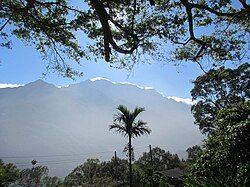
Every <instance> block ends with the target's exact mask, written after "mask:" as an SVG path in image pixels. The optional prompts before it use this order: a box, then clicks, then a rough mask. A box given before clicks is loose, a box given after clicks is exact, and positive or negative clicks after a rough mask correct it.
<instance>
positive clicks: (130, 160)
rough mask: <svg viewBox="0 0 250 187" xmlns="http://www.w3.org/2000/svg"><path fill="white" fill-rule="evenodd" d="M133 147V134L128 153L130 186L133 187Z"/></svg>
mask: <svg viewBox="0 0 250 187" xmlns="http://www.w3.org/2000/svg"><path fill="white" fill-rule="evenodd" d="M131 149H132V146H131V134H129V136H128V153H129V186H130V187H132V150H131Z"/></svg>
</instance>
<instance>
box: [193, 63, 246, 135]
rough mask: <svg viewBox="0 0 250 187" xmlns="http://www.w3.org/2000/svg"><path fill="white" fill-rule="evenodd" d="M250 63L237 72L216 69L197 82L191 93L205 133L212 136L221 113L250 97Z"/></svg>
mask: <svg viewBox="0 0 250 187" xmlns="http://www.w3.org/2000/svg"><path fill="white" fill-rule="evenodd" d="M249 88H250V64H249V63H246V64H242V65H241V66H239V67H238V68H237V69H229V68H225V67H221V68H219V69H217V70H216V69H212V70H210V71H209V72H207V73H206V74H204V75H202V76H200V77H198V78H197V79H196V80H195V81H194V88H193V89H192V91H191V95H192V98H193V100H195V101H196V102H197V103H196V104H195V105H193V106H192V112H193V115H194V118H195V123H196V124H197V125H198V126H199V128H200V130H201V131H202V132H203V133H211V132H212V131H213V129H214V122H215V120H216V115H217V113H218V111H219V110H221V109H223V108H225V107H230V106H232V105H233V104H235V103H239V102H244V101H246V100H249V98H250V91H249Z"/></svg>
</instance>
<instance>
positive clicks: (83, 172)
mask: <svg viewBox="0 0 250 187" xmlns="http://www.w3.org/2000/svg"><path fill="white" fill-rule="evenodd" d="M127 164H128V162H127V161H126V160H123V159H119V158H116V159H115V158H112V159H111V161H108V162H100V161H99V160H98V159H88V160H87V161H86V162H84V163H83V164H82V165H80V166H77V167H76V168H75V169H74V170H73V171H72V172H71V173H70V174H69V175H68V176H67V177H65V180H64V184H65V185H66V186H81V185H82V186H91V185H97V186H103V185H104V186H115V185H117V184H124V183H126V179H127V170H128V167H127Z"/></svg>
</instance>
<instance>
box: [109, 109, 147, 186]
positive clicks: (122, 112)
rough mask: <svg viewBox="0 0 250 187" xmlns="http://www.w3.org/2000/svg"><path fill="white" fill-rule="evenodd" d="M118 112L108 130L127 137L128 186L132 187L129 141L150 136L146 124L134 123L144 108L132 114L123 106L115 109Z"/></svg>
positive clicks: (130, 147)
mask: <svg viewBox="0 0 250 187" xmlns="http://www.w3.org/2000/svg"><path fill="white" fill-rule="evenodd" d="M117 110H119V112H118V113H117V114H115V116H114V124H113V125H110V126H109V130H111V129H115V130H116V132H118V133H121V134H122V135H124V136H125V137H128V151H129V175H130V176H129V185H130V187H132V145H131V139H132V138H135V137H139V136H141V135H143V134H150V132H151V130H150V129H149V128H148V127H147V125H146V122H143V121H141V120H138V121H136V120H135V118H136V117H137V116H138V115H139V114H140V113H141V112H143V111H145V109H144V108H141V107H136V108H135V109H134V111H133V112H131V111H129V109H128V108H127V107H125V106H123V105H119V106H118V107H117Z"/></svg>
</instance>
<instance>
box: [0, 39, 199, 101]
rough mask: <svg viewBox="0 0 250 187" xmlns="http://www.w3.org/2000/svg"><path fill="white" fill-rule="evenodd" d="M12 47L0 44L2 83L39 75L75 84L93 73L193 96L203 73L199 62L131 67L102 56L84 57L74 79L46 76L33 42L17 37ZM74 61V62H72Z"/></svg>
mask: <svg viewBox="0 0 250 187" xmlns="http://www.w3.org/2000/svg"><path fill="white" fill-rule="evenodd" d="M12 43H13V46H12V49H5V48H0V54H1V55H0V60H1V64H0V83H9V84H27V83H29V82H32V81H35V80H37V79H41V78H42V79H43V80H45V81H46V82H49V83H52V84H54V85H57V86H61V85H67V84H74V83H78V82H81V81H84V80H86V79H91V78H94V77H104V78H107V79H109V80H111V81H113V82H130V83H134V84H137V85H139V86H143V87H152V88H154V89H156V90H157V91H159V92H162V93H163V94H164V95H165V96H176V97H182V98H190V90H191V89H192V87H193V85H192V83H191V82H192V80H195V78H196V77H197V76H198V75H200V74H201V73H202V71H201V70H200V69H199V67H198V66H197V65H196V64H191V63H185V64H184V63H183V64H180V65H179V66H174V64H171V63H162V62H161V63H160V62H156V61H152V62H150V63H151V64H137V65H136V66H135V67H134V69H133V70H132V71H127V70H118V69H115V68H111V67H109V65H108V64H107V63H106V62H104V61H103V60H100V61H99V62H97V63H96V62H90V61H86V60H84V59H82V60H81V63H82V66H79V70H80V71H82V72H83V73H84V74H83V76H82V77H76V79H75V80H71V79H68V78H63V77H61V76H59V75H57V73H50V74H48V75H47V76H45V77H43V75H42V74H43V73H44V72H46V71H45V65H46V61H43V60H42V58H41V56H40V54H39V53H38V52H37V51H36V50H35V49H34V47H33V46H27V45H25V44H24V43H23V42H22V41H19V40H17V39H15V38H13V40H12ZM70 63H72V64H74V62H73V61H72V62H70Z"/></svg>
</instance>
